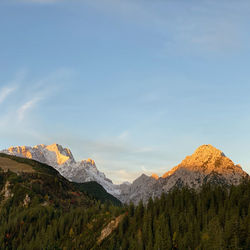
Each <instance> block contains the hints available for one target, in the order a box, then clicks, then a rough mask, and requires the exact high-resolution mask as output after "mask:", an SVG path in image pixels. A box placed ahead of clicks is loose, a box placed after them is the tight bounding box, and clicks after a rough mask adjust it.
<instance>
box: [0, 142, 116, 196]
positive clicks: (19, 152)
mask: <svg viewBox="0 0 250 250" xmlns="http://www.w3.org/2000/svg"><path fill="white" fill-rule="evenodd" d="M1 152H2V153H6V154H11V155H16V156H20V157H25V158H30V159H33V160H36V161H39V162H42V163H45V164H47V165H49V166H52V167H53V168H55V169H56V170H58V171H59V173H60V174H61V175H62V176H64V177H65V178H66V179H68V180H70V181H74V182H79V183H82V182H87V181H96V182H98V183H99V184H101V185H102V186H103V187H104V188H105V189H106V191H107V192H109V193H111V194H112V195H114V196H119V195H120V188H119V186H118V185H114V184H113V183H112V181H111V180H109V179H108V178H106V176H105V174H104V173H102V172H100V171H99V170H98V169H97V167H96V165H95V162H94V160H92V159H87V160H83V161H80V162H76V161H75V159H74V157H73V155H72V153H71V151H70V150H69V149H68V148H63V147H62V146H61V145H58V144H51V145H48V146H47V145H44V144H40V145H37V146H34V147H29V146H17V147H10V148H8V149H5V150H2V151H1Z"/></svg>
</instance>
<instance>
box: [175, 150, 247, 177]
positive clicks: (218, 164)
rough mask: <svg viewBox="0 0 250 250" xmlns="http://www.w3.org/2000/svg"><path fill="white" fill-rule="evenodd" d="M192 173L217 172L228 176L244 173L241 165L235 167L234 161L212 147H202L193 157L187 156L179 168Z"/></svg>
mask: <svg viewBox="0 0 250 250" xmlns="http://www.w3.org/2000/svg"><path fill="white" fill-rule="evenodd" d="M179 168H186V169H188V170H191V171H200V172H203V173H205V174H209V173H211V172H217V173H218V174H227V173H228V172H232V171H233V172H235V171H236V172H238V171H242V170H241V167H240V166H239V165H235V164H234V163H233V161H232V160H230V159H229V158H228V157H226V156H225V154H224V153H223V152H222V151H220V150H219V149H217V148H215V147H213V146H212V145H202V146H200V147H199V148H197V149H196V150H195V152H194V153H193V154H192V155H191V156H187V157H186V158H185V159H184V160H183V161H182V162H181V163H180V164H179V165H178V166H177V169H179Z"/></svg>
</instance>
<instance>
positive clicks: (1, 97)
mask: <svg viewBox="0 0 250 250" xmlns="http://www.w3.org/2000/svg"><path fill="white" fill-rule="evenodd" d="M16 89H17V87H3V88H2V89H1V90H0V104H1V103H2V102H4V101H5V99H6V98H7V97H8V96H9V95H10V94H11V93H12V92H14V91H15V90H16Z"/></svg>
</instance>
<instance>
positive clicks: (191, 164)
mask: <svg viewBox="0 0 250 250" xmlns="http://www.w3.org/2000/svg"><path fill="white" fill-rule="evenodd" d="M247 176H248V174H247V173H246V172H244V171H243V170H242V168H241V166H240V165H235V164H234V163H233V162H232V161H231V160H230V159H229V158H228V157H226V156H225V154H224V153H223V152H222V151H220V150H219V149H217V148H215V147H213V146H212V145H202V146H200V147H199V148H198V149H197V150H196V151H195V152H194V153H193V154H192V155H190V156H187V157H186V158H185V159H184V160H183V161H182V162H181V163H180V164H179V165H177V166H176V167H174V168H172V169H171V170H170V171H168V172H166V173H165V174H164V175H163V176H162V177H160V178H157V177H158V176H157V175H154V174H153V175H152V176H151V177H149V176H146V175H142V176H140V177H139V178H137V179H136V180H135V181H134V182H133V183H132V184H131V186H129V187H128V188H127V190H122V192H121V200H122V201H123V202H129V201H133V202H134V203H138V202H139V201H140V200H143V202H146V201H147V200H148V198H149V197H153V198H154V197H159V196H160V195H161V194H162V192H165V193H167V192H169V191H170V190H171V189H173V188H175V187H179V188H181V187H184V186H186V187H189V188H194V189H198V188H199V187H201V185H203V184H205V183H215V184H223V185H237V184H239V183H240V181H241V180H242V178H244V177H247Z"/></svg>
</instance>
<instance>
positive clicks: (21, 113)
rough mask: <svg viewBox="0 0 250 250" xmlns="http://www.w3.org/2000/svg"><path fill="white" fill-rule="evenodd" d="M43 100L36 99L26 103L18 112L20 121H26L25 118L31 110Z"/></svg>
mask: <svg viewBox="0 0 250 250" xmlns="http://www.w3.org/2000/svg"><path fill="white" fill-rule="evenodd" d="M40 100H41V98H34V99H32V100H30V101H28V102H26V103H24V104H23V105H22V106H21V107H20V108H19V109H18V111H17V114H18V120H19V121H22V120H23V119H24V116H25V115H26V114H27V112H28V111H29V110H31V109H32V108H33V107H34V105H35V104H36V103H37V102H39V101H40Z"/></svg>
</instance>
